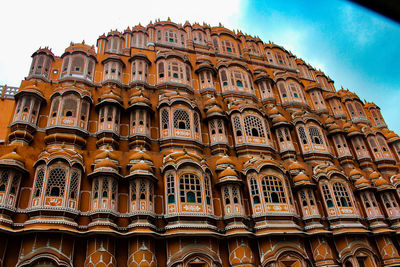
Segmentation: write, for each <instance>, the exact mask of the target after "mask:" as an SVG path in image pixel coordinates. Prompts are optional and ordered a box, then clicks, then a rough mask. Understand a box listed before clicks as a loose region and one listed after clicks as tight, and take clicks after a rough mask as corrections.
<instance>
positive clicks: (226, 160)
mask: <svg viewBox="0 0 400 267" xmlns="http://www.w3.org/2000/svg"><path fill="white" fill-rule="evenodd" d="M215 163H216V165H217V166H218V165H223V164H228V165H235V164H234V163H233V160H232V159H231V158H230V157H229V156H228V155H224V156H222V157H220V158H219V159H217V161H216V162H215Z"/></svg>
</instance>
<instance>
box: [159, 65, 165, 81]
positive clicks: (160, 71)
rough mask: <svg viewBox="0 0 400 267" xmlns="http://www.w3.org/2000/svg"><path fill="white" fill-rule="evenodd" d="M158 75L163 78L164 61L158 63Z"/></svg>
mask: <svg viewBox="0 0 400 267" xmlns="http://www.w3.org/2000/svg"><path fill="white" fill-rule="evenodd" d="M158 77H159V78H164V62H160V63H158Z"/></svg>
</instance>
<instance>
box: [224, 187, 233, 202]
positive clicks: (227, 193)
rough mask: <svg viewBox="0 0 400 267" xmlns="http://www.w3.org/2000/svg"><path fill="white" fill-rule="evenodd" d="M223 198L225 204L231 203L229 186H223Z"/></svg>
mask: <svg viewBox="0 0 400 267" xmlns="http://www.w3.org/2000/svg"><path fill="white" fill-rule="evenodd" d="M224 199H225V205H229V204H231V196H230V194H229V188H228V187H225V189H224Z"/></svg>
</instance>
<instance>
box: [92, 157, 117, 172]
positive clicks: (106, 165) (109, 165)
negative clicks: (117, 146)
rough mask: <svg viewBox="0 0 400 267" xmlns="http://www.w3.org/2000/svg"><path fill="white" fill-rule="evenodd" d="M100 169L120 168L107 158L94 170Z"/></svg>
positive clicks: (95, 166) (98, 163)
mask: <svg viewBox="0 0 400 267" xmlns="http://www.w3.org/2000/svg"><path fill="white" fill-rule="evenodd" d="M99 168H111V169H114V170H117V169H118V166H117V165H116V164H115V163H114V162H113V161H112V160H110V159H109V158H105V159H102V160H100V161H98V162H97V163H96V165H94V169H99Z"/></svg>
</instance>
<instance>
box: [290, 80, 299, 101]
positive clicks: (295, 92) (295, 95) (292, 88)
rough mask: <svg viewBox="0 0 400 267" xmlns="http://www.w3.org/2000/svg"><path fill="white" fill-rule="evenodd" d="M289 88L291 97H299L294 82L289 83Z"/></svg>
mask: <svg viewBox="0 0 400 267" xmlns="http://www.w3.org/2000/svg"><path fill="white" fill-rule="evenodd" d="M289 88H290V90H291V91H292V94H293V97H295V98H300V95H299V92H298V90H297V86H296V85H295V84H294V83H291V84H290V86H289Z"/></svg>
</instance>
